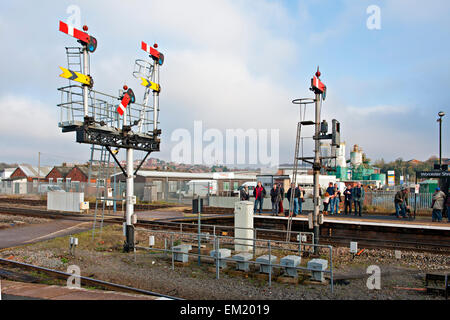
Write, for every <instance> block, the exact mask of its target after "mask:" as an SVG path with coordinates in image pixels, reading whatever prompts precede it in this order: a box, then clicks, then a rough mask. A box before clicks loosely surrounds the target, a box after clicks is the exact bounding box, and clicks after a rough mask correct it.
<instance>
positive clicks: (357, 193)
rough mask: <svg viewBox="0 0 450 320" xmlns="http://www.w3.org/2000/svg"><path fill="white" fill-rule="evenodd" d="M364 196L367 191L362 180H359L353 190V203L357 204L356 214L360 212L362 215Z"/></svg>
mask: <svg viewBox="0 0 450 320" xmlns="http://www.w3.org/2000/svg"><path fill="white" fill-rule="evenodd" d="M364 196H365V191H364V188H363V187H362V186H361V182H358V183H357V184H356V187H355V188H353V190H352V199H353V203H354V205H355V216H356V215H357V214H359V216H360V217H361V216H362V215H361V211H362V205H363V203H364Z"/></svg>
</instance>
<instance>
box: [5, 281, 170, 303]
mask: <svg viewBox="0 0 450 320" xmlns="http://www.w3.org/2000/svg"><path fill="white" fill-rule="evenodd" d="M0 284H1V296H2V300H160V299H163V298H159V297H154V296H147V295H139V294H131V293H124V292H114V291H102V290H90V289H89V290H88V289H83V288H80V289H70V288H68V287H62V286H56V285H45V284H37V283H24V282H16V281H9V280H0Z"/></svg>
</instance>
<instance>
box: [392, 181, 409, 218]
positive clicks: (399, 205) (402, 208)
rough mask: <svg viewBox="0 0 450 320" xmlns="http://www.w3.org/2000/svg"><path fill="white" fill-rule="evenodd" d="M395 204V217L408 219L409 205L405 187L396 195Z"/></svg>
mask: <svg viewBox="0 0 450 320" xmlns="http://www.w3.org/2000/svg"><path fill="white" fill-rule="evenodd" d="M394 204H395V215H396V216H397V218H400V215H402V217H403V218H406V206H407V205H408V197H407V189H406V188H405V187H404V186H403V187H402V189H401V190H400V191H398V192H397V193H396V194H395V197H394Z"/></svg>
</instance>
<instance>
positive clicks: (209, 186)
mask: <svg viewBox="0 0 450 320" xmlns="http://www.w3.org/2000/svg"><path fill="white" fill-rule="evenodd" d="M217 188H218V187H217V180H191V181H189V182H188V183H186V186H185V188H184V189H183V190H178V191H177V194H181V196H182V197H192V196H193V195H195V196H200V197H206V196H208V195H217Z"/></svg>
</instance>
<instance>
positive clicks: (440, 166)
mask: <svg viewBox="0 0 450 320" xmlns="http://www.w3.org/2000/svg"><path fill="white" fill-rule="evenodd" d="M438 116H439V119H437V122H439V169H442V118H443V117H444V116H445V113H444V112H443V111H441V112H439V113H438Z"/></svg>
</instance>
